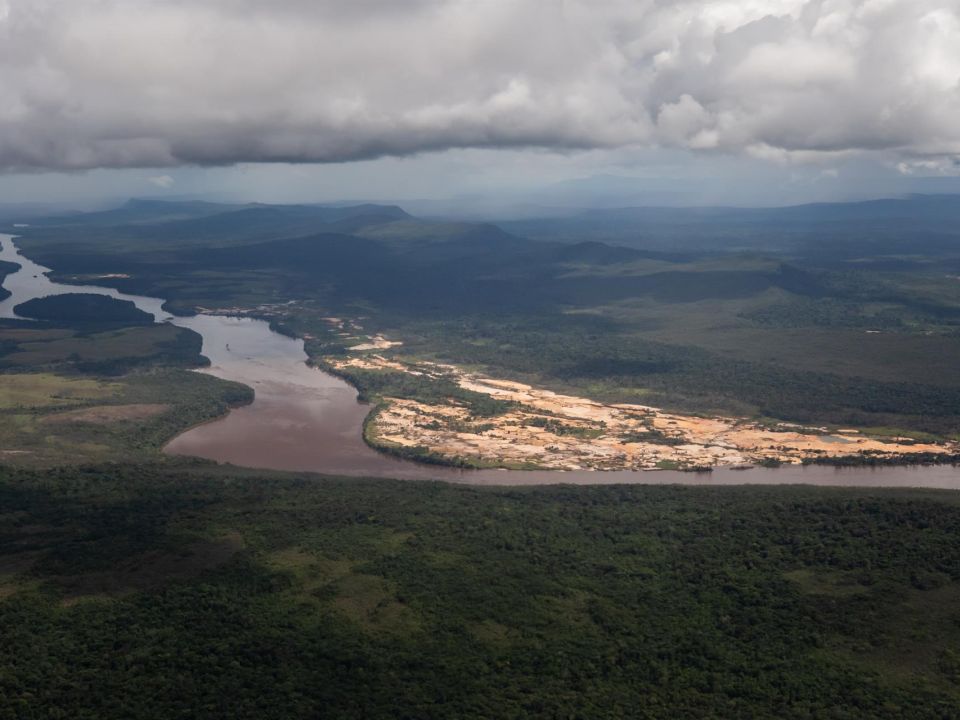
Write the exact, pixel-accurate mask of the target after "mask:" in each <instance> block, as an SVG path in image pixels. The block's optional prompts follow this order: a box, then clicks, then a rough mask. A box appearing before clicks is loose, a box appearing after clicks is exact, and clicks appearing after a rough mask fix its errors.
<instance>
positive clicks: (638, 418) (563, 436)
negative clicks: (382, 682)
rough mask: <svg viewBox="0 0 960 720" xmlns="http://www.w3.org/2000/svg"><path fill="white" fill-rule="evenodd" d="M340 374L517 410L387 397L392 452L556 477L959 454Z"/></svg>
mask: <svg viewBox="0 0 960 720" xmlns="http://www.w3.org/2000/svg"><path fill="white" fill-rule="evenodd" d="M329 362H330V363H331V365H333V367H335V368H341V369H348V368H355V369H364V370H382V371H390V372H397V371H402V372H409V373H411V374H418V375H424V374H426V375H430V376H445V377H447V378H449V379H451V380H454V381H455V382H457V383H458V384H459V385H460V387H462V388H464V389H465V390H470V391H473V392H477V393H482V394H484V395H488V396H490V397H492V398H496V399H498V400H505V401H510V402H513V403H516V405H515V406H514V408H513V409H511V410H509V411H507V412H504V413H502V414H500V415H497V416H495V417H482V418H478V417H474V416H472V415H471V414H470V411H469V409H468V408H466V407H463V406H461V405H459V404H456V403H454V402H452V401H451V402H447V403H431V404H428V403H423V402H419V401H416V400H410V399H401V398H384V403H383V406H382V407H381V408H380V409H379V411H378V412H377V414H376V416H375V417H374V418H373V420H372V428H371V430H372V432H371V435H372V437H373V438H374V440H375V442H376V443H378V444H382V445H385V446H388V447H389V446H395V447H406V448H412V447H423V448H426V449H427V450H429V451H431V452H433V453H437V454H439V455H442V456H444V457H447V458H450V459H454V458H469V459H471V460H473V461H477V462H480V463H482V464H489V465H494V466H505V467H519V466H522V467H531V466H536V467H539V468H545V469H556V470H580V469H594V470H628V469H653V468H663V467H680V468H696V467H715V466H724V465H726V466H736V465H750V464H754V463H764V462H780V463H800V462H802V461H803V460H805V459H812V458H818V457H821V458H823V457H828V458H829V457H842V456H849V455H870V456H876V457H879V458H883V457H895V456H901V455H910V454H915V453H931V454H944V453H956V452H957V451H958V445H957V444H956V443H944V444H935V443H919V442H913V441H912V440H910V439H909V438H892V437H891V438H883V437H868V436H865V435H862V434H861V433H859V431H857V430H855V429H852V428H844V429H843V430H842V431H840V430H838V431H836V432H834V433H830V432H828V431H827V430H826V429H824V428H807V427H803V426H800V425H796V424H794V423H781V424H777V425H774V426H768V425H764V424H760V423H757V422H754V421H750V420H746V419H743V418H734V417H723V416H718V417H698V416H693V415H680V414H676V413H669V412H666V411H663V410H661V409H659V408H655V407H650V406H646V405H632V404H625V403H617V404H605V403H600V402H597V401H594V400H589V399H587V398H581V397H576V396H571V395H563V394H560V393H556V392H552V391H550V390H543V389H540V388H535V387H532V386H530V385H526V384H524V383H519V382H513V381H509V380H498V379H493V378H486V377H481V376H478V375H474V374H470V373H467V372H464V371H462V370H460V369H458V368H455V367H453V366H449V365H440V364H433V363H418V364H416V365H413V364H407V363H404V362H401V361H398V360H395V359H387V358H384V357H382V356H379V355H366V356H363V357H350V358H331V359H330V360H329Z"/></svg>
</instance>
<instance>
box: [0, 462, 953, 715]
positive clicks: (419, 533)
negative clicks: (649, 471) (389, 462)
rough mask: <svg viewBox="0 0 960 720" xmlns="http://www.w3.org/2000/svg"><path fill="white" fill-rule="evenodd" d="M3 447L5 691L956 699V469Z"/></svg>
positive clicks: (440, 711)
mask: <svg viewBox="0 0 960 720" xmlns="http://www.w3.org/2000/svg"><path fill="white" fill-rule="evenodd" d="M211 473H213V471H208V470H204V469H203V467H201V466H198V467H189V466H186V467H180V468H167V469H160V468H158V467H156V466H155V465H150V466H109V467H98V466H85V467H75V468H64V469H61V470H54V471H50V472H45V473H35V472H30V471H14V470H10V469H7V470H3V471H2V474H0V497H2V501H3V507H4V514H3V515H2V516H0V537H2V540H3V544H2V555H0V568H2V569H3V575H2V585H0V594H2V597H3V600H2V601H0V628H2V629H0V717H3V718H11V719H13V718H16V719H17V720H23V719H25V718H27V719H31V720H32V719H34V718H37V719H39V718H63V717H70V718H97V719H98V720H100V719H106V718H155V717H177V716H181V715H189V716H193V717H231V718H285V719H286V718H313V717H338V718H348V717H357V718H379V717H382V718H395V717H462V718H468V717H475V718H488V717H591V718H594V717H603V718H638V717H639V718H642V717H649V718H659V717H664V715H670V716H671V717H678V718H695V717H771V718H774V717H776V718H810V717H829V718H862V717H877V718H882V717H887V718H944V717H951V716H954V715H956V714H957V713H958V712H960V654H958V647H960V645H958V640H960V614H958V613H960V611H958V609H957V608H958V607H960V605H958V599H960V549H958V545H957V543H956V537H957V533H958V532H960V506H958V504H957V500H956V497H955V495H954V494H952V493H943V492H921V491H863V490H860V491H852V490H839V489H837V490H831V489H813V488H799V487H796V488H789V487H788V488H762V487H750V488H736V487H731V488H722V489H721V488H717V489H712V488H696V487H694V488H679V487H641V486H630V487H627V486H619V487H618V486H613V487H598V488H582V487H581V488H574V487H554V488H540V489H530V490H521V489H472V488H465V487H455V486H446V485H442V484H430V483H410V482H402V483H401V482H391V481H386V480H370V481H366V480H357V479H349V480H337V479H320V478H298V479H294V478H284V477H279V476H263V475H256V474H251V473H245V474H240V475H234V476H225V475H224V474H223V473H222V472H218V473H215V474H211Z"/></svg>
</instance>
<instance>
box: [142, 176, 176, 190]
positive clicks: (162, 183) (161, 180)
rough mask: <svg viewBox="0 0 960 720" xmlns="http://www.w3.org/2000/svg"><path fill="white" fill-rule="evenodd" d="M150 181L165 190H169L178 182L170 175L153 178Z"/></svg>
mask: <svg viewBox="0 0 960 720" xmlns="http://www.w3.org/2000/svg"><path fill="white" fill-rule="evenodd" d="M149 181H150V183H151V184H153V185H156V186H157V187H158V188H162V189H164V190H169V189H170V188H172V187H173V186H174V185H175V184H176V182H177V181H176V180H174V179H173V178H172V177H170V176H169V175H156V176H154V177H152V178H149Z"/></svg>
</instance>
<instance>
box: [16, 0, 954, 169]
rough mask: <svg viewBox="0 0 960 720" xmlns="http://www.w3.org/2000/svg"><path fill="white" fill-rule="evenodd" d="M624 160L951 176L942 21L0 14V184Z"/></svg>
mask: <svg viewBox="0 0 960 720" xmlns="http://www.w3.org/2000/svg"><path fill="white" fill-rule="evenodd" d="M628 146H669V147H684V148H691V149H694V150H700V151H705V152H710V151H723V152H733V153H746V154H750V155H753V156H755V157H763V158H769V159H772V160H787V159H791V158H794V159H804V158H810V157H819V156H822V155H828V156H834V155H838V154H839V155H843V154H850V153H857V152H863V151H867V152H869V151H886V152H893V153H895V154H898V155H901V156H903V157H902V160H903V162H905V163H916V162H942V161H943V158H947V159H949V158H951V157H953V156H955V155H960V0H809V1H804V0H713V1H707V0H671V1H670V2H664V1H663V0H599V1H597V0H509V1H508V0H412V1H410V2H402V3H401V2H393V1H391V0H368V1H362V0H358V1H357V2H342V1H340V0H320V1H318V2H309V1H308V0H0V168H2V169H6V170H23V169H27V170H29V169H82V168H93V167H137V166H151V167H162V166H176V165H183V164H199V165H217V164H230V163H236V162H277V161H280V162H285V161H290V162H342V161H350V160H359V159H366V158H372V157H378V156H383V155H407V154H415V153H421V152H427V151H432V150H442V149H447V148H454V147H481V148H483V147H495V148H496V147H542V148H548V149H553V150H560V151H564V150H573V149H587V148H617V147H628ZM948 162H949V160H948Z"/></svg>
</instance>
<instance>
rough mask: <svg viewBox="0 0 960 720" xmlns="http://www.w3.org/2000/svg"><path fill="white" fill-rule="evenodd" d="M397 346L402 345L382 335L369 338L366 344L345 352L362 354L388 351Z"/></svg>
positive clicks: (355, 346)
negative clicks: (371, 351)
mask: <svg viewBox="0 0 960 720" xmlns="http://www.w3.org/2000/svg"><path fill="white" fill-rule="evenodd" d="M398 345H403V343H402V342H399V341H397V340H387V339H386V338H385V337H383V335H374V336H372V337H370V338H369V339H368V340H367V342H365V343H361V344H359V345H353V346H351V347H349V348H347V350H350V351H353V352H364V351H368V350H389V349H390V348H392V347H397V346H398Z"/></svg>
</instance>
